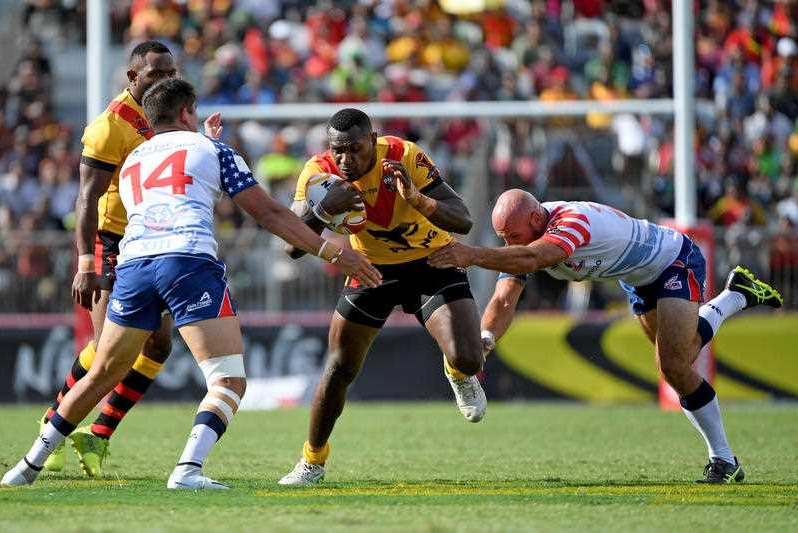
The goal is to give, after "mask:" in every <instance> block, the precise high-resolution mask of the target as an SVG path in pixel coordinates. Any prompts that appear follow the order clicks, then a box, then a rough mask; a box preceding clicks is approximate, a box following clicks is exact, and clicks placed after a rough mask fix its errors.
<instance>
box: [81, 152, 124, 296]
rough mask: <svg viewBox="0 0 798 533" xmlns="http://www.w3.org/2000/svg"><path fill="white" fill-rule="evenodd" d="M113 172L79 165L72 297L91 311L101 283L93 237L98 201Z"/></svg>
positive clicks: (95, 231) (109, 182)
mask: <svg viewBox="0 0 798 533" xmlns="http://www.w3.org/2000/svg"><path fill="white" fill-rule="evenodd" d="M113 177H114V173H113V171H111V170H102V169H99V168H96V167H92V166H89V165H86V164H84V163H81V164H80V189H79V190H78V197H77V199H76V200H75V244H76V246H77V249H78V271H77V273H76V274H75V278H74V279H73V280H72V298H73V299H74V301H75V302H76V303H78V304H79V305H80V306H82V307H84V308H86V309H88V310H89V311H91V309H92V307H93V306H94V303H96V302H97V301H99V299H100V285H99V281H98V280H97V275H96V274H95V273H94V262H93V258H94V240H95V238H96V236H97V218H98V215H97V204H98V202H99V201H100V196H102V195H103V194H104V193H105V191H107V190H108V186H109V185H110V184H111V179H112V178H113Z"/></svg>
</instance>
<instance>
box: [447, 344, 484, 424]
mask: <svg viewBox="0 0 798 533" xmlns="http://www.w3.org/2000/svg"><path fill="white" fill-rule="evenodd" d="M445 357H446V356H444V358H445ZM443 368H444V371H443V373H444V374H446V379H448V380H449V385H451V386H452V390H453V391H454V398H455V400H457V408H458V409H460V412H461V413H463V416H464V417H465V419H466V420H468V421H469V422H474V423H476V422H479V421H480V420H482V418H483V417H484V416H485V411H486V410H487V409H488V399H487V398H485V391H484V390H482V385H481V384H480V383H479V379H477V377H476V376H468V377H467V378H465V379H457V378H455V377H454V376H452V375H451V374H449V372H447V371H446V364H445V363H444V365H443Z"/></svg>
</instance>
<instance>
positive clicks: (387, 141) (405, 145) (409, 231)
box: [294, 136, 452, 265]
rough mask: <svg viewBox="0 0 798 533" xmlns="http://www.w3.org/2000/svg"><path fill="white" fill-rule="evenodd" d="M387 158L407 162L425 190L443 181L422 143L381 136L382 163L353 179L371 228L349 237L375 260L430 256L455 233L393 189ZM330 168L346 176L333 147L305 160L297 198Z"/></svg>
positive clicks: (380, 262) (379, 153)
mask: <svg viewBox="0 0 798 533" xmlns="http://www.w3.org/2000/svg"><path fill="white" fill-rule="evenodd" d="M383 158H387V159H392V160H395V161H401V162H402V164H403V165H404V167H405V168H406V169H407V172H408V174H409V175H410V179H411V180H413V183H414V184H415V186H416V187H417V188H418V189H419V190H420V191H422V192H423V191H424V190H425V189H426V190H429V189H430V188H432V187H435V186H436V185H438V184H440V183H441V177H440V173H439V172H438V169H437V167H435V164H434V163H433V162H432V160H431V159H430V158H429V156H427V154H425V153H424V152H423V151H422V150H421V149H420V148H419V147H418V146H416V145H415V144H414V143H412V142H410V141H405V140H403V139H400V138H399V137H392V136H385V137H378V138H377V164H376V165H374V168H372V169H371V170H370V171H369V172H368V173H367V174H365V175H364V176H363V177H361V178H360V179H358V180H357V181H353V182H350V183H351V184H352V185H353V186H354V187H355V188H356V189H357V190H358V191H359V192H360V196H361V197H362V198H363V203H364V204H365V205H366V227H365V229H363V230H362V231H360V232H359V233H357V234H356V235H350V236H349V242H350V243H351V245H352V248H354V249H355V250H359V251H360V252H362V253H363V254H364V255H365V256H366V257H367V258H368V259H369V261H371V262H372V263H374V264H378V265H393V264H397V263H405V262H407V261H413V260H415V259H420V258H422V257H426V256H428V255H429V254H431V253H432V252H434V251H435V250H437V249H438V248H441V247H443V246H445V245H447V244H448V243H449V242H451V241H452V236H451V235H450V234H449V233H448V232H446V231H444V230H442V229H440V228H439V227H437V226H435V225H434V224H433V223H432V222H430V221H429V220H427V219H426V217H424V215H422V214H421V213H419V212H418V211H416V210H415V209H414V208H413V206H411V205H410V204H408V203H407V202H405V201H404V200H403V199H402V197H401V196H400V195H399V193H397V192H395V191H389V190H388V189H387V188H386V186H385V183H384V182H383V179H382V165H381V164H380V161H381V160H382V159H383ZM322 172H327V173H330V174H337V175H339V176H340V171H339V170H338V167H337V166H336V165H335V161H334V160H333V157H332V155H331V154H330V152H329V150H328V151H327V152H324V153H323V154H318V155H315V156H313V157H312V158H311V159H310V160H308V161H307V162H306V163H305V167H304V168H303V169H302V173H301V174H300V175H299V179H298V180H297V186H296V193H295V195H294V200H296V201H303V200H305V184H306V183H307V181H308V179H309V178H310V177H311V176H314V175H316V174H319V173H322Z"/></svg>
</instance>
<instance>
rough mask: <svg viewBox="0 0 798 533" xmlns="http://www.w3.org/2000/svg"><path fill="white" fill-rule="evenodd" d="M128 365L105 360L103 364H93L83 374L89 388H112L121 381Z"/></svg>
mask: <svg viewBox="0 0 798 533" xmlns="http://www.w3.org/2000/svg"><path fill="white" fill-rule="evenodd" d="M126 372H127V366H123V365H118V364H113V362H110V361H109V362H104V363H102V364H93V365H92V366H91V368H90V369H89V371H88V372H87V373H86V375H85V376H83V378H82V380H85V381H86V383H87V385H88V387H89V388H106V389H109V390H110V389H112V388H113V387H114V386H115V385H116V384H117V383H119V382H120V381H121V380H122V378H123V377H125V373H126Z"/></svg>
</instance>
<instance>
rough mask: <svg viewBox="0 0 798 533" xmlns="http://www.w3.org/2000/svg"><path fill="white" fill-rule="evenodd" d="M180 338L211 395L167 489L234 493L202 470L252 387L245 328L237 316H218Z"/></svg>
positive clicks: (193, 325) (195, 324) (185, 330)
mask: <svg viewBox="0 0 798 533" xmlns="http://www.w3.org/2000/svg"><path fill="white" fill-rule="evenodd" d="M180 335H181V336H182V337H183V340H184V341H185V342H186V346H188V348H189V350H191V353H192V354H193V355H194V358H195V359H196V360H197V363H198V364H199V366H200V368H201V369H202V373H203V374H204V375H205V383H206V385H207V386H208V393H207V394H206V395H205V398H203V399H202V401H201V402H200V405H199V408H198V409H197V414H196V416H195V417H194V426H193V428H192V429H191V434H190V436H189V438H188V441H187V442H186V446H185V448H184V449H183V453H182V454H181V456H180V459H179V460H178V462H177V465H176V466H175V469H174V470H173V471H172V474H171V475H170V476H169V480H168V482H167V484H166V486H167V488H170V489H192V490H197V489H217V490H218V489H222V490H224V489H228V488H229V487H228V486H227V485H224V484H223V483H219V482H218V481H215V480H213V479H211V478H209V477H206V476H205V475H204V474H203V473H202V466H203V464H204V462H205V458H206V457H207V456H208V453H210V451H211V448H212V447H213V446H214V445H215V444H216V443H217V442H218V441H219V439H220V438H221V437H222V435H223V434H224V432H225V431H226V430H227V427H228V426H229V425H230V422H231V421H232V418H233V415H235V413H236V411H238V406H239V405H240V404H241V398H243V396H244V392H245V391H246V388H247V380H246V376H245V372H244V356H243V351H244V346H243V341H242V338H241V327H240V325H239V323H238V318H237V317H235V316H229V317H224V318H213V319H209V320H200V321H198V322H193V323H191V324H187V325H184V326H182V327H180Z"/></svg>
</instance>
